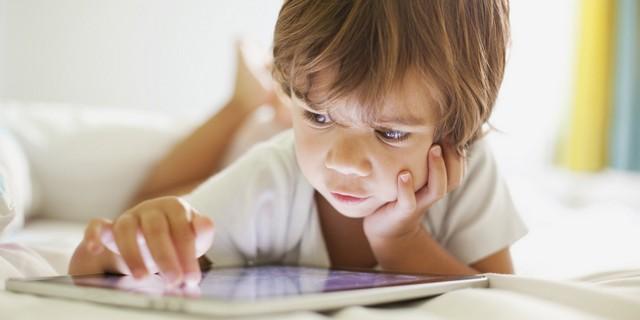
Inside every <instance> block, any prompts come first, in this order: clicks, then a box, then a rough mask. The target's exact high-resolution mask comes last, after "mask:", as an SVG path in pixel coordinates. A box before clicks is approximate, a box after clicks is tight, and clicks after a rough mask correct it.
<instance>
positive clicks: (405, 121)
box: [296, 97, 428, 127]
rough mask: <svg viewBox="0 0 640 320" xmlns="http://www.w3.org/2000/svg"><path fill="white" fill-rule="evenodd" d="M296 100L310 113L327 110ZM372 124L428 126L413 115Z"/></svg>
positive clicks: (306, 101) (395, 116)
mask: <svg viewBox="0 0 640 320" xmlns="http://www.w3.org/2000/svg"><path fill="white" fill-rule="evenodd" d="M296 99H298V100H300V101H301V102H302V103H304V105H305V106H306V107H307V108H308V109H311V111H317V112H325V111H326V109H327V108H325V107H322V106H319V105H317V104H315V103H313V102H311V101H309V100H307V99H301V98H298V97H296ZM372 124H375V125H385V124H387V125H388V124H399V125H406V126H411V127H418V126H420V127H426V126H428V125H427V124H426V123H425V121H424V119H420V118H418V117H415V116H414V115H406V114H405V115H397V114H396V115H393V116H386V117H385V116H382V117H380V118H379V119H376V120H374V121H372Z"/></svg>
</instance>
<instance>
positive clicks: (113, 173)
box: [0, 102, 194, 221]
mask: <svg viewBox="0 0 640 320" xmlns="http://www.w3.org/2000/svg"><path fill="white" fill-rule="evenodd" d="M193 124H194V122H193V121H188V120H186V119H181V118H180V117H176V116H175V115H170V114H165V113H160V112H152V111H148V110H141V109H124V108H106V107H102V108H98V107H89V106H78V105H65V104H47V103H40V104H33V103H31V104H27V103H20V102H0V126H5V127H8V128H10V129H11V130H12V131H13V132H14V134H15V136H16V138H18V139H19V140H20V142H21V143H22V145H23V146H24V149H25V151H26V154H27V156H28V158H29V160H30V163H31V167H32V175H33V178H34V184H36V185H37V186H38V194H39V195H40V196H39V197H38V199H37V200H38V201H37V202H35V203H34V204H33V206H32V211H33V212H34V214H37V215H39V216H43V217H47V218H56V219H62V220H70V221H86V220H88V219H90V218H92V217H114V216H116V215H117V214H119V213H120V212H122V210H124V209H126V206H127V203H128V201H129V200H130V198H131V197H132V196H133V193H134V192H135V190H136V189H137V188H138V187H139V185H140V183H141V182H142V180H143V179H144V178H145V176H146V174H147V172H148V170H149V169H150V168H151V166H153V164H154V163H155V162H157V161H158V160H159V159H160V158H161V157H162V156H163V155H164V154H165V153H166V152H168V151H169V149H170V148H171V147H172V146H173V145H174V144H175V143H176V142H177V140H178V139H180V138H181V137H182V135H183V134H184V133H186V132H188V131H189V130H190V129H191V127H192V126H193Z"/></svg>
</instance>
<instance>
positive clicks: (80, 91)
mask: <svg viewBox="0 0 640 320" xmlns="http://www.w3.org/2000/svg"><path fill="white" fill-rule="evenodd" d="M2 1H5V2H6V4H5V7H6V8H5V10H4V12H8V16H7V25H6V28H5V29H6V30H7V31H8V34H7V39H6V45H5V46H4V47H3V52H4V53H5V55H6V59H7V63H8V65H7V70H6V71H7V72H6V77H7V78H11V81H9V82H8V83H7V86H6V90H5V91H4V92H1V93H2V97H5V98H16V99H25V100H43V101H64V102H72V103H82V104H95V105H114V106H136V107H147V108H160V109H167V110H176V111H177V110H180V112H200V111H206V110H210V109H211V108H212V106H214V105H217V104H219V103H221V102H222V101H224V99H225V97H226V95H227V94H228V91H229V89H230V84H231V81H232V80H233V79H232V76H231V74H230V72H231V70H232V67H233V50H232V43H233V40H234V38H236V37H238V36H247V37H250V38H251V39H254V40H255V41H257V43H260V44H261V45H264V46H267V45H268V44H269V43H270V42H271V37H272V31H273V26H274V23H275V19H276V16H277V12H278V9H279V6H280V2H281V1H280V0H243V1H208V0H180V1H178V0H162V1H156V0H110V1H102V0H56V1H48V0H2Z"/></svg>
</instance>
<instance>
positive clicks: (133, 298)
mask: <svg viewBox="0 0 640 320" xmlns="http://www.w3.org/2000/svg"><path fill="white" fill-rule="evenodd" d="M287 267H302V268H313V269H320V270H327V271H331V270H335V271H352V272H364V273H384V274H401V275H413V276H423V277H424V276H429V277H437V279H430V280H424V281H416V282H412V283H405V284H400V285H383V286H378V287H371V288H362V289H347V290H337V291H331V292H319V293H305V294H301V295H292V296H284V297H276V298H265V299H261V300H224V299H215V298H210V297H202V298H198V299H195V298H189V297H181V296H171V295H150V294H144V293H139V292H130V291H125V290H118V289H116V288H106V287H93V286H79V285H71V284H69V283H64V282H53V281H52V280H53V279H59V278H73V277H103V276H104V275H102V274H99V275H85V276H58V277H45V278H30V279H9V280H8V281H7V283H6V288H7V290H9V291H13V292H20V293H30V294H36V295H40V296H47V297H57V298H67V299H73V300H81V301H89V302H94V303H98V304H107V305H114V306H123V307H133V308H142V309H152V310H158V311H172V312H186V313H191V314H198V315H215V316H242V315H257V314H264V313H280V312H291V311H326V310H333V309H337V308H341V307H347V306H353V305H376V304H383V303H391V302H398V301H404V300H410V299H418V298H426V297H430V296H435V295H439V294H442V293H446V292H448V291H452V290H456V289H462V288H486V287H488V278H487V277H486V276H485V275H481V274H480V275H472V276H440V275H425V274H407V273H395V272H387V271H379V270H370V269H358V268H317V267H308V266H287Z"/></svg>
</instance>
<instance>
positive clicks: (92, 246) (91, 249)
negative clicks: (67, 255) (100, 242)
mask: <svg viewBox="0 0 640 320" xmlns="http://www.w3.org/2000/svg"><path fill="white" fill-rule="evenodd" d="M87 250H89V252H91V253H93V252H95V251H96V243H95V242H94V241H89V242H87Z"/></svg>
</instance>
